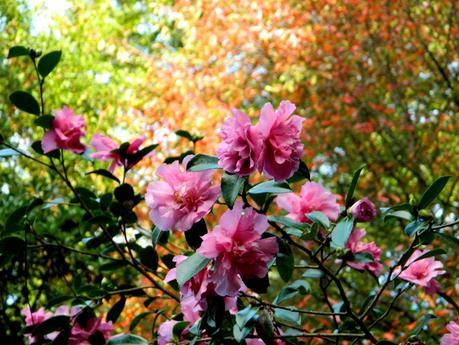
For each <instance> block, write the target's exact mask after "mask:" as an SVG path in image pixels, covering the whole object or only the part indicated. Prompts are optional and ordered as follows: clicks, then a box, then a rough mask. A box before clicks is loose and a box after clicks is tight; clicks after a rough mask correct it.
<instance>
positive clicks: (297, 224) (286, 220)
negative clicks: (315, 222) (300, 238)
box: [268, 216, 309, 231]
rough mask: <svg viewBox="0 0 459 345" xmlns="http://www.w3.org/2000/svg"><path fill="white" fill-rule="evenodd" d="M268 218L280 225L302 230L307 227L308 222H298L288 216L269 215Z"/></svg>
mask: <svg viewBox="0 0 459 345" xmlns="http://www.w3.org/2000/svg"><path fill="white" fill-rule="evenodd" d="M268 219H269V220H270V221H271V222H275V223H279V224H282V225H284V226H286V227H289V228H294V229H298V230H301V231H304V230H306V229H307V228H309V224H307V223H300V222H297V221H296V220H293V219H291V218H288V217H281V216H269V217H268Z"/></svg>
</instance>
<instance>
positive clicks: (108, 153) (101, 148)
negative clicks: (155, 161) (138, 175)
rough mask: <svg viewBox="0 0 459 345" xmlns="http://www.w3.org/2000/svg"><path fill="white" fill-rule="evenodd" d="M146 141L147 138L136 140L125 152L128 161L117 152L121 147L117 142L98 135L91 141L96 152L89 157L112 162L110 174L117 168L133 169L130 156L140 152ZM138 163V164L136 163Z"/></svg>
mask: <svg viewBox="0 0 459 345" xmlns="http://www.w3.org/2000/svg"><path fill="white" fill-rule="evenodd" d="M144 141H145V137H144V136H142V137H140V138H137V139H134V140H133V141H132V142H131V143H129V146H128V147H127V149H126V151H125V155H126V156H127V159H123V158H122V157H121V155H120V154H119V153H118V152H116V150H117V149H118V148H119V147H120V145H119V144H118V143H117V142H115V141H114V140H113V139H111V138H110V137H107V136H105V135H102V134H99V133H96V134H94V136H93V137H92V139H91V146H92V147H93V148H94V150H95V152H93V153H91V154H90V155H89V156H90V157H91V158H94V159H99V160H101V161H112V164H111V165H110V168H109V169H108V170H109V171H110V172H113V171H114V170H115V168H116V167H117V166H124V167H125V168H131V167H132V165H133V162H129V159H128V158H129V156H130V155H134V154H136V153H137V152H138V151H139V148H140V145H142V144H143V142H144ZM135 163H136V162H135Z"/></svg>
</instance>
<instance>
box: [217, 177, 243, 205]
mask: <svg viewBox="0 0 459 345" xmlns="http://www.w3.org/2000/svg"><path fill="white" fill-rule="evenodd" d="M243 184H244V179H243V178H242V177H240V176H239V175H236V174H234V175H230V174H228V173H227V172H225V173H224V174H223V176H222V182H221V189H222V195H223V199H224V200H225V202H226V204H227V205H228V207H229V208H230V209H232V208H233V205H234V201H235V200H236V198H237V195H238V193H239V191H240V190H241V187H242V185H243Z"/></svg>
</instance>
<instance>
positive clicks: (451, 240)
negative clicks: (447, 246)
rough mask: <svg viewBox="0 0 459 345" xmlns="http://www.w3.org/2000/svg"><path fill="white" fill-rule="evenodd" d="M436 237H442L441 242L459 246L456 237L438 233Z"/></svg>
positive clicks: (458, 239) (458, 240)
mask: <svg viewBox="0 0 459 345" xmlns="http://www.w3.org/2000/svg"><path fill="white" fill-rule="evenodd" d="M435 235H436V236H438V237H440V239H441V240H443V241H446V242H447V243H452V244H455V245H457V246H459V238H457V237H455V236H451V235H448V234H444V233H442V232H436V233H435Z"/></svg>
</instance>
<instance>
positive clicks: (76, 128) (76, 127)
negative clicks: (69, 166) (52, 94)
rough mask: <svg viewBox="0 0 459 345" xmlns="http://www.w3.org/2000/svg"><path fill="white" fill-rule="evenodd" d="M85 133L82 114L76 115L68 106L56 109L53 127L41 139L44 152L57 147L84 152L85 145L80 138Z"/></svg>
mask: <svg viewBox="0 0 459 345" xmlns="http://www.w3.org/2000/svg"><path fill="white" fill-rule="evenodd" d="M84 134H85V122H84V119H83V117H82V116H76V115H75V114H74V113H73V111H72V110H71V109H69V108H67V107H64V108H62V109H60V110H56V115H55V117H54V119H53V121H52V129H51V130H49V131H48V132H46V133H45V135H44V136H43V139H42V140H41V146H42V148H43V152H44V153H48V152H51V151H53V150H57V149H64V150H69V151H72V152H74V153H78V154H80V153H83V152H84V150H85V146H84V145H83V144H82V143H81V142H80V138H81V137H82V136H84Z"/></svg>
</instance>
